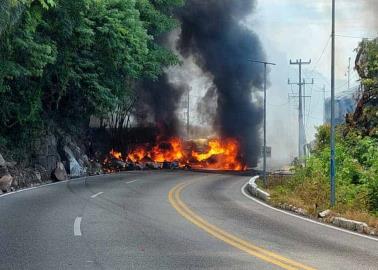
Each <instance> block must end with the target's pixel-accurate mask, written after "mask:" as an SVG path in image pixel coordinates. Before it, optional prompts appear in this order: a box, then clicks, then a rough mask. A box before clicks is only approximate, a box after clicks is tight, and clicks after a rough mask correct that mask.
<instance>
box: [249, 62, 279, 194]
mask: <svg viewBox="0 0 378 270" xmlns="http://www.w3.org/2000/svg"><path fill="white" fill-rule="evenodd" d="M248 61H250V62H252V63H259V64H263V65H264V149H263V179H264V185H265V187H267V186H268V179H267V177H266V88H267V71H268V69H267V66H268V65H271V66H275V65H276V64H275V63H270V62H265V61H256V60H248Z"/></svg>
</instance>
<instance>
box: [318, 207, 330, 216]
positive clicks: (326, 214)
mask: <svg viewBox="0 0 378 270" xmlns="http://www.w3.org/2000/svg"><path fill="white" fill-rule="evenodd" d="M330 214H332V211H331V210H329V209H327V210H324V211H323V212H320V213H319V214H318V216H319V217H320V218H326V217H328V216H329V215H330Z"/></svg>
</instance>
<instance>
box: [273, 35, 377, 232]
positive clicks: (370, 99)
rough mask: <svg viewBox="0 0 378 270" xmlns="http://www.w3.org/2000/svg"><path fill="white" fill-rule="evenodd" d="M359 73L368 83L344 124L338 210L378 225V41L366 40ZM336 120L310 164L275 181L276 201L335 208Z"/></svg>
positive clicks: (324, 130)
mask: <svg viewBox="0 0 378 270" xmlns="http://www.w3.org/2000/svg"><path fill="white" fill-rule="evenodd" d="M358 57H359V58H358V65H359V66H358V67H357V69H358V70H359V73H360V74H361V80H362V83H363V85H364V91H363V92H362V93H361V97H360V100H359V102H358V106H357V109H356V112H355V113H354V114H351V115H348V116H347V123H346V124H345V125H341V126H338V128H337V136H336V142H337V143H336V166H337V174H336V188H337V189H336V191H337V194H336V197H337V202H336V207H335V208H334V209H333V210H334V211H335V212H337V213H340V214H342V215H344V216H346V217H349V218H352V219H353V218H354V219H359V220H363V221H365V222H368V223H369V224H370V225H372V226H376V227H377V228H378V133H377V131H378V113H377V109H378V104H377V102H378V43H377V42H376V41H371V42H367V41H364V42H363V43H361V46H360V49H359V56H358ZM329 138H330V126H329V125H324V126H320V127H319V128H318V132H317V134H316V143H315V147H314V149H313V151H312V153H311V157H310V158H308V159H307V162H306V166H302V165H296V166H295V169H294V175H293V176H292V177H289V178H288V179H287V180H286V181H280V183H278V184H277V183H276V181H272V182H273V183H272V185H271V186H270V187H269V191H270V193H271V195H272V201H273V203H276V204H278V203H290V204H293V205H296V206H299V207H303V208H305V209H307V210H308V211H309V212H310V213H313V214H316V212H317V211H320V210H324V209H327V208H329V207H330V206H329V196H330V192H329V189H330V186H329V174H330V172H329V171H330V165H329V160H330V148H329Z"/></svg>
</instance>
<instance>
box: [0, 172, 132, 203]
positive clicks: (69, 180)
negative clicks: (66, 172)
mask: <svg viewBox="0 0 378 270" xmlns="http://www.w3.org/2000/svg"><path fill="white" fill-rule="evenodd" d="M131 172H132V171H130V172H122V174H124V173H131ZM105 175H117V174H99V175H90V176H83V177H78V178H72V179H68V180H64V181H59V182H53V183H48V184H41V185H38V186H35V187H30V188H23V189H19V190H16V191H12V192H7V193H4V194H1V195H0V198H3V197H6V196H10V195H14V194H17V193H20V192H24V191H30V190H33V189H39V188H44V187H48V186H52V185H59V184H63V183H67V182H71V181H79V180H86V179H88V178H93V177H101V176H105ZM135 181H136V180H135Z"/></svg>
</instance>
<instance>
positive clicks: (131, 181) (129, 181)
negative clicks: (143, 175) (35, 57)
mask: <svg viewBox="0 0 378 270" xmlns="http://www.w3.org/2000/svg"><path fill="white" fill-rule="evenodd" d="M136 181H138V180H133V181H129V182H126V184H131V183H134V182H136Z"/></svg>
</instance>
